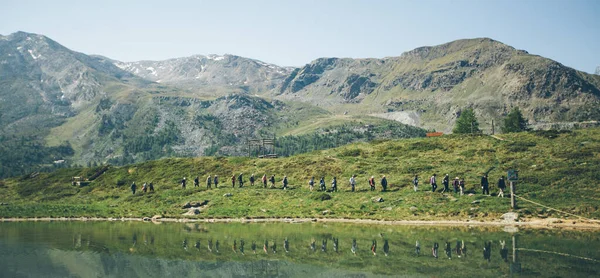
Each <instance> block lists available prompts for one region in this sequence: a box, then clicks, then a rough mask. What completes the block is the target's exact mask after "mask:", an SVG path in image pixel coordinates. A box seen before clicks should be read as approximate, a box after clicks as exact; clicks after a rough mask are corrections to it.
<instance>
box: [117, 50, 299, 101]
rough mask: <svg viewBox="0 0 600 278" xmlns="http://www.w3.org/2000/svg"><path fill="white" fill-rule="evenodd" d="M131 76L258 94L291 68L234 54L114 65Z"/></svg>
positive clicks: (285, 74)
mask: <svg viewBox="0 0 600 278" xmlns="http://www.w3.org/2000/svg"><path fill="white" fill-rule="evenodd" d="M114 64H115V65H116V66H118V67H119V68H121V69H123V70H126V71H128V72H130V73H132V74H135V75H137V76H140V77H143V78H145V79H148V80H152V81H155V82H158V83H165V84H170V85H175V86H178V87H182V88H188V89H195V90H202V89H205V88H206V87H225V88H227V89H229V90H239V91H241V92H252V93H256V92H262V91H265V90H269V89H272V88H274V87H275V86H276V85H278V84H279V83H281V81H283V79H284V78H285V77H286V76H287V75H288V74H289V72H290V71H291V69H289V68H283V67H279V66H276V65H273V64H268V63H264V62H261V61H258V60H253V59H248V58H244V57H239V56H235V55H229V54H226V55H222V56H220V55H207V56H204V55H195V56H191V57H184V58H176V59H169V60H164V61H139V62H130V63H124V62H118V61H114Z"/></svg>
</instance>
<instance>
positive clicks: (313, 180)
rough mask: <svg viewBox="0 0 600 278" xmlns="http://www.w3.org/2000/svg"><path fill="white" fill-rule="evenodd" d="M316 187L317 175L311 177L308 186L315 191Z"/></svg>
mask: <svg viewBox="0 0 600 278" xmlns="http://www.w3.org/2000/svg"><path fill="white" fill-rule="evenodd" d="M314 187H315V177H311V178H310V180H309V181H308V188H309V189H310V191H313V188H314Z"/></svg>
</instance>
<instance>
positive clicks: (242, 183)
mask: <svg viewBox="0 0 600 278" xmlns="http://www.w3.org/2000/svg"><path fill="white" fill-rule="evenodd" d="M238 183H239V185H238V187H239V188H242V187H243V186H244V177H243V176H242V173H240V175H239V176H238Z"/></svg>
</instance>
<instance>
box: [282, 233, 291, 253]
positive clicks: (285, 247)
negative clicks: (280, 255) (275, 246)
mask: <svg viewBox="0 0 600 278" xmlns="http://www.w3.org/2000/svg"><path fill="white" fill-rule="evenodd" d="M283 250H285V252H286V253H288V252H290V242H289V241H288V238H287V237H286V238H285V239H284V240H283Z"/></svg>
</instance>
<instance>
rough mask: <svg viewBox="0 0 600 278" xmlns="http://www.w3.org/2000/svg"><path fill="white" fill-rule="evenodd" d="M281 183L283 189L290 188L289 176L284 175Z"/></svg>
mask: <svg viewBox="0 0 600 278" xmlns="http://www.w3.org/2000/svg"><path fill="white" fill-rule="evenodd" d="M281 183H282V184H283V190H286V189H288V180H287V176H283V180H282V181H281Z"/></svg>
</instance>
